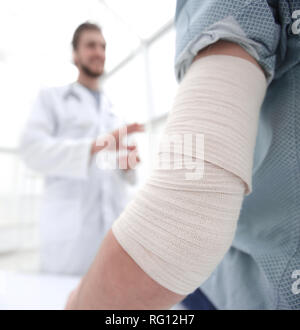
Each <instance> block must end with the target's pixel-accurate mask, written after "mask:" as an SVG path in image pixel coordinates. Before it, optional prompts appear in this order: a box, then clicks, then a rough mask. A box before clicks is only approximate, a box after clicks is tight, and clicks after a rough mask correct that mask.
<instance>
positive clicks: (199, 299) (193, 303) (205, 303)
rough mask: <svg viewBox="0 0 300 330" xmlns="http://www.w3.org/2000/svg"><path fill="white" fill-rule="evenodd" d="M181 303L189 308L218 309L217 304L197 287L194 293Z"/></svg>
mask: <svg viewBox="0 0 300 330" xmlns="http://www.w3.org/2000/svg"><path fill="white" fill-rule="evenodd" d="M181 304H182V305H183V306H184V307H185V308H187V309H189V310H205V311H208V310H216V308H215V306H214V305H213V304H212V303H211V302H210V301H209V299H208V298H207V297H206V295H205V294H204V293H203V292H202V291H201V290H200V289H196V290H195V291H194V292H193V293H191V294H189V295H188V296H187V297H186V298H185V299H184V300H182V301H181Z"/></svg>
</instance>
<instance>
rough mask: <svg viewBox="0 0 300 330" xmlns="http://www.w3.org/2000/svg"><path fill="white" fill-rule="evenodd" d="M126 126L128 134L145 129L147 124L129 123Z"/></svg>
mask: <svg viewBox="0 0 300 330" xmlns="http://www.w3.org/2000/svg"><path fill="white" fill-rule="evenodd" d="M126 128H127V134H131V133H136V132H144V131H145V125H144V124H138V123H133V124H129V125H127V126H126Z"/></svg>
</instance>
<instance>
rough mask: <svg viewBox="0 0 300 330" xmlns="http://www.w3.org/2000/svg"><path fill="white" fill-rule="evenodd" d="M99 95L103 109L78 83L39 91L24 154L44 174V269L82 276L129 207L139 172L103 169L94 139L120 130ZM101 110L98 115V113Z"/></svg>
mask: <svg viewBox="0 0 300 330" xmlns="http://www.w3.org/2000/svg"><path fill="white" fill-rule="evenodd" d="M110 108H111V105H110V102H109V101H108V99H107V98H106V97H105V95H104V93H101V105H100V109H97V108H96V100H95V98H94V97H93V95H92V94H91V93H90V92H89V91H88V90H87V89H86V88H85V87H84V86H82V85H80V84H79V83H74V84H71V85H68V86H64V87H59V88H51V89H47V90H43V91H41V92H40V94H39V96H38V98H37V101H36V103H35V105H34V107H33V111H32V113H31V116H30V118H29V120H28V123H27V125H26V127H25V129H24V132H23V134H22V136H21V141H20V155H21V158H22V159H23V160H24V162H25V163H26V164H27V166H28V167H30V168H31V169H33V170H36V171H39V172H41V173H43V174H44V175H45V176H46V178H45V193H44V196H43V201H42V205H41V213H40V243H41V250H40V251H41V270H42V271H44V272H54V273H63V274H73V275H76V274H78V275H81V274H84V273H85V272H86V271H87V270H88V267H89V266H90V264H91V262H92V261H93V258H94V257H95V255H96V253H97V250H98V248H99V246H100V243H101V241H102V239H103V238H104V236H105V234H106V233H107V231H108V230H109V229H110V227H111V225H112V222H113V221H114V220H115V219H116V218H117V217H118V216H119V214H120V213H121V212H122V210H123V209H124V207H125V205H126V203H127V202H128V194H127V189H126V186H127V183H128V182H130V183H134V181H135V171H134V170H130V171H128V172H127V173H124V171H122V170H119V169H116V170H103V169H102V170H101V169H99V168H98V167H97V165H96V157H97V154H96V155H94V156H93V157H91V156H90V149H91V144H92V141H94V139H95V138H96V137H97V136H99V135H101V134H103V133H107V132H110V131H112V130H113V129H116V128H118V127H120V126H122V124H124V123H121V122H120V120H119V119H118V118H117V117H116V116H115V115H114V114H113V113H112V112H111V111H110ZM97 110H98V111H97Z"/></svg>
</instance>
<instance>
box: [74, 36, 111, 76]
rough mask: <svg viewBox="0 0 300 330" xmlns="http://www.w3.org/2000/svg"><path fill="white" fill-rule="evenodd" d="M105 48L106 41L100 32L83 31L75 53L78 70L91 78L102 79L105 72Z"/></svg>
mask: <svg viewBox="0 0 300 330" xmlns="http://www.w3.org/2000/svg"><path fill="white" fill-rule="evenodd" d="M105 47H106V43H105V40H104V38H103V36H102V34H101V33H100V32H99V31H96V30H95V31H94V30H87V31H83V32H82V33H81V35H80V38H79V42H78V46H77V49H76V50H75V51H74V62H75V64H76V66H77V67H78V69H79V70H80V71H81V72H83V73H84V74H86V75H87V76H89V77H95V78H96V77H100V76H101V75H102V73H103V71H104V63H105Z"/></svg>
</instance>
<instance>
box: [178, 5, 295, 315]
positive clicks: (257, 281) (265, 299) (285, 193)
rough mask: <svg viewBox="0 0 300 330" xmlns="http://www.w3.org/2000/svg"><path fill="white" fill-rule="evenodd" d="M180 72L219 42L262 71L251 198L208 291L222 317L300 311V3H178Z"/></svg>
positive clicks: (180, 74) (205, 285)
mask: <svg viewBox="0 0 300 330" xmlns="http://www.w3.org/2000/svg"><path fill="white" fill-rule="evenodd" d="M175 23H176V58H175V72H176V77H177V80H178V81H181V80H182V78H183V76H184V75H185V73H186V71H187V70H188V68H189V66H190V64H191V62H192V60H193V58H194V56H195V55H196V54H197V52H198V51H199V50H201V49H203V48H205V47H207V46H208V45H210V44H213V43H214V42H216V41H218V40H221V39H222V40H228V41H232V42H235V43H238V44H239V45H241V46H242V47H243V48H244V49H245V50H246V51H247V52H248V53H249V54H250V55H252V56H253V57H254V58H255V59H256V60H257V61H258V63H259V64H260V65H261V67H262V68H263V70H264V72H265V74H266V77H267V80H268V90H267V93H266V97H265V100H264V102H263V105H262V107H261V109H260V118H259V124H258V133H257V139H256V145H255V151H254V164H253V176H252V184H253V190H252V193H251V194H250V195H248V196H246V197H245V198H244V201H243V205H242V209H241V213H240V217H239V220H238V225H237V230H236V234H235V238H234V241H233V243H232V246H231V247H230V249H229V250H228V252H227V253H226V255H225V257H224V258H223V260H222V261H221V263H220V264H219V265H218V266H217V268H216V269H215V270H214V272H213V273H212V274H211V275H210V277H209V278H208V279H207V280H206V281H205V282H204V283H203V285H202V286H201V289H202V290H203V291H204V292H205V293H206V295H207V296H208V297H209V298H210V299H211V301H212V302H213V303H214V304H215V306H216V307H217V308H220V309H300V0H269V1H267V0H202V1H199V0H177V9H176V18H175Z"/></svg>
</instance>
